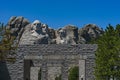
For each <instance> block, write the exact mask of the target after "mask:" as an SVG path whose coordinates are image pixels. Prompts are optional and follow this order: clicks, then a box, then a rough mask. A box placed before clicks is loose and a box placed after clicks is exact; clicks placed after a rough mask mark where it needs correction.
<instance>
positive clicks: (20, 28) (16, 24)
mask: <svg viewBox="0 0 120 80" xmlns="http://www.w3.org/2000/svg"><path fill="white" fill-rule="evenodd" d="M29 23H30V22H29V21H28V20H27V19H25V18H24V17H22V16H20V17H16V16H13V17H11V18H10V20H9V21H8V23H7V27H6V28H7V29H10V32H11V35H13V36H15V37H16V40H15V43H18V42H19V40H20V38H21V36H22V33H23V32H24V28H25V26H26V25H28V24H29Z"/></svg>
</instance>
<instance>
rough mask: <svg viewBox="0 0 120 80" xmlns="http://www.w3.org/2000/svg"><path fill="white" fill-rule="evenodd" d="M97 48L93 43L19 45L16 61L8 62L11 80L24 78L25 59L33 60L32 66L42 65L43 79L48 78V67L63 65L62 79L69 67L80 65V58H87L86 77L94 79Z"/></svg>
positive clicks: (87, 79)
mask: <svg viewBox="0 0 120 80" xmlns="http://www.w3.org/2000/svg"><path fill="white" fill-rule="evenodd" d="M96 49H97V45H91V44H79V45H56V44H52V45H45V44H42V45H37V44H36V45H19V48H18V51H17V52H18V53H17V54H16V58H17V59H16V62H15V63H13V64H12V63H11V64H10V63H8V64H7V66H8V70H9V75H10V77H11V80H24V59H25V60H32V63H31V67H35V66H36V67H41V71H42V73H41V75H42V80H47V77H46V75H48V74H49V73H48V72H47V71H48V67H55V66H56V67H61V73H62V74H63V75H62V79H63V80H67V76H68V73H67V72H68V69H69V67H70V66H76V65H78V62H79V60H85V78H86V80H93V78H94V76H93V67H94V58H95V57H94V52H95V51H96ZM81 65H83V64H81ZM78 66H79V65H78ZM56 70H58V69H56ZM33 73H34V72H33ZM33 73H32V74H33ZM54 73H55V72H53V74H54ZM35 74H37V73H35ZM65 76H66V77H65ZM49 77H50V76H49ZM52 78H53V77H52Z"/></svg>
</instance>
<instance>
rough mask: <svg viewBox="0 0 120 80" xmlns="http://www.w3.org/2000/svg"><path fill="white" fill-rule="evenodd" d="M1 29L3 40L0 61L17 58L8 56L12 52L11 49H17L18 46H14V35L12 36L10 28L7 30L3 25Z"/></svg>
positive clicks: (0, 47) (0, 43)
mask: <svg viewBox="0 0 120 80" xmlns="http://www.w3.org/2000/svg"><path fill="white" fill-rule="evenodd" d="M1 28H2V29H0V32H2V33H1V35H0V36H2V40H1V42H0V61H6V60H9V61H11V60H15V59H13V58H11V59H10V58H7V55H10V54H11V50H15V49H16V47H13V46H12V45H13V41H14V39H15V37H14V36H11V33H10V30H7V29H6V28H5V27H4V26H3V25H2V27H1Z"/></svg>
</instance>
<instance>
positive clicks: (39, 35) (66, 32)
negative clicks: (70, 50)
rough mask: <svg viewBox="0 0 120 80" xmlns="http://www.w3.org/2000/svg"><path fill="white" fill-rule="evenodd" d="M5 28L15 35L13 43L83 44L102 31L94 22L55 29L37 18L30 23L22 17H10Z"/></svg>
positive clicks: (96, 36)
mask: <svg viewBox="0 0 120 80" xmlns="http://www.w3.org/2000/svg"><path fill="white" fill-rule="evenodd" d="M7 29H10V31H11V35H13V36H15V37H16V39H15V41H14V43H15V44H17V43H19V44H79V43H80V44H85V43H88V42H89V41H91V40H93V39H96V38H98V37H99V36H100V35H101V34H103V32H104V31H103V30H102V29H100V28H99V27H98V26H97V25H95V24H87V25H85V26H83V27H82V28H80V29H78V27H77V26H74V25H67V26H64V27H62V28H59V29H57V30H55V29H51V28H49V26H48V25H47V24H44V23H41V22H40V21H39V20H35V21H34V22H32V23H30V22H29V21H28V20H27V19H26V18H24V17H11V18H10V20H9V21H8V23H7Z"/></svg>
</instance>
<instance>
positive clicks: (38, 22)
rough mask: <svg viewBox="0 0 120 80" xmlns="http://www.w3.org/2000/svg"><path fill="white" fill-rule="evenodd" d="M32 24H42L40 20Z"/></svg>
mask: <svg viewBox="0 0 120 80" xmlns="http://www.w3.org/2000/svg"><path fill="white" fill-rule="evenodd" d="M32 24H41V22H40V21H39V20H35V21H34V22H33V23H32Z"/></svg>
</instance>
